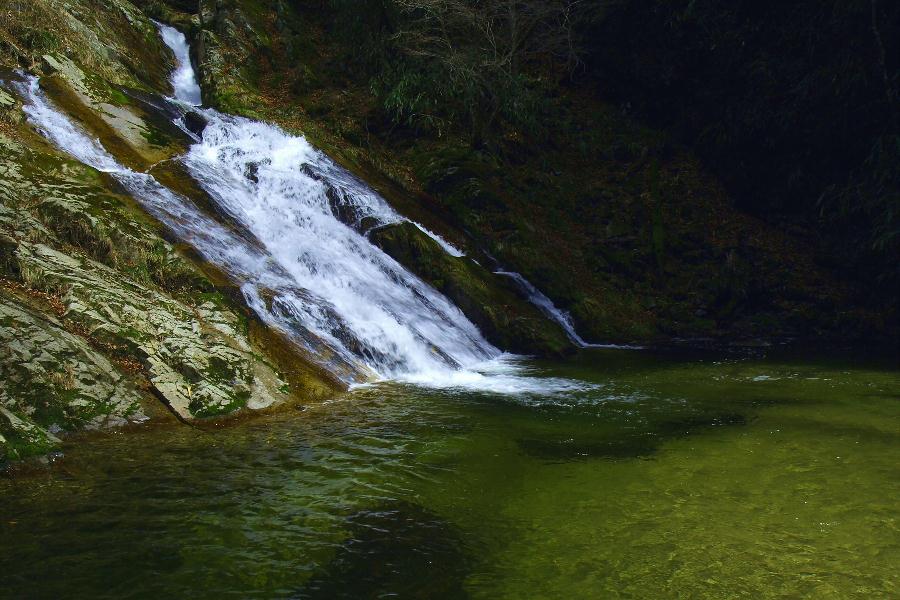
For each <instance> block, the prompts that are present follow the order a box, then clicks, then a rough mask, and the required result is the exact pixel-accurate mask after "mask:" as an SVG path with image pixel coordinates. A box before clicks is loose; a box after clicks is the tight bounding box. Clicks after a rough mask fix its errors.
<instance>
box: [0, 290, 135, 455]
mask: <svg viewBox="0 0 900 600" xmlns="http://www.w3.org/2000/svg"><path fill="white" fill-rule="evenodd" d="M0 381H2V382H3V386H2V388H0V460H4V459H15V458H21V457H23V456H28V455H30V454H41V453H44V452H47V451H49V450H51V449H52V448H53V447H54V446H55V445H56V444H57V443H59V438H57V437H56V436H55V435H54V434H53V433H52V432H56V433H58V432H59V431H62V430H69V431H71V430H74V429H79V428H97V427H102V426H114V425H123V424H125V423H126V422H128V421H140V420H144V419H146V416H145V415H144V413H143V411H142V409H141V405H140V395H139V393H138V392H137V390H136V389H135V388H134V387H133V386H132V385H131V384H130V382H129V381H128V380H127V378H126V377H125V376H124V375H123V373H122V372H121V370H120V369H119V368H118V367H116V366H114V365H113V363H111V362H110V361H109V360H108V359H106V358H105V357H104V356H103V355H102V354H100V353H99V352H97V350H95V349H94V348H92V347H91V346H90V345H89V344H88V343H87V342H86V341H85V340H84V339H83V338H81V337H79V336H76V335H73V334H71V333H69V332H68V331H66V330H65V327H64V326H63V324H62V323H61V322H60V321H59V320H57V319H54V318H52V317H48V316H46V315H41V314H39V313H36V312H34V311H33V310H30V309H28V308H26V307H25V306H23V305H22V304H20V303H19V302H17V301H16V300H15V299H14V298H13V297H11V296H8V295H7V294H6V293H4V292H2V291H0ZM38 423H40V424H41V425H43V426H41V425H38Z"/></svg>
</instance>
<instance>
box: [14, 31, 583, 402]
mask: <svg viewBox="0 0 900 600" xmlns="http://www.w3.org/2000/svg"><path fill="white" fill-rule="evenodd" d="M159 28H160V32H161V34H162V36H163V40H164V42H165V43H166V44H167V45H168V46H169V47H170V48H172V50H173V51H174V53H175V56H176V58H177V59H178V63H179V64H178V68H177V69H176V71H175V72H174V74H173V76H172V85H173V87H174V89H175V97H174V98H173V99H171V100H172V102H174V103H176V104H179V105H181V106H182V108H183V109H184V110H194V111H198V112H199V113H200V114H201V115H202V117H203V118H204V119H205V120H206V123H207V124H206V127H205V129H204V131H203V134H202V139H200V140H199V141H198V142H197V143H196V144H194V145H193V146H191V147H190V149H189V150H188V152H187V154H185V155H184V156H183V157H181V158H180V159H179V160H181V162H182V163H183V164H184V166H185V168H186V169H187V171H188V172H189V173H190V175H191V176H192V177H193V178H194V179H195V180H196V181H197V182H198V183H199V184H200V186H201V187H202V188H203V189H204V190H205V191H206V192H207V194H208V195H209V197H210V198H211V199H212V201H213V202H214V203H215V207H216V210H217V211H218V212H219V213H221V214H224V215H227V217H228V218H227V221H228V223H229V225H225V224H223V223H221V222H219V221H217V220H216V219H214V218H213V217H211V216H209V215H207V214H205V213H204V212H203V211H202V210H201V209H199V208H198V207H197V206H196V205H194V203H193V202H192V201H191V200H189V199H187V198H185V197H183V196H181V195H179V194H177V193H175V192H173V191H171V190H169V189H168V188H166V187H165V186H163V185H162V184H160V183H159V182H158V181H157V180H156V179H155V178H154V177H153V176H151V175H149V174H145V173H138V172H135V171H132V170H130V169H128V168H126V167H124V166H123V165H121V164H119V163H118V161H116V159H115V158H114V157H113V156H112V155H111V154H110V153H109V152H107V151H106V150H105V149H104V148H103V147H102V146H101V145H100V143H99V142H98V141H97V140H94V139H91V138H90V137H89V136H88V135H87V134H86V133H85V132H83V131H82V130H81V129H80V128H79V127H78V126H76V125H75V124H74V123H72V122H71V120H69V119H68V117H66V116H65V115H64V114H63V113H61V112H60V111H58V110H57V109H56V108H55V107H54V106H53V105H52V104H51V103H50V102H49V101H48V100H47V98H46V97H45V96H44V95H43V93H42V92H41V91H40V88H39V84H38V80H37V79H36V78H33V77H29V78H28V80H27V84H26V85H20V86H19V87H20V92H21V93H22V96H23V98H24V99H25V100H26V106H25V111H26V114H27V115H28V118H29V120H30V122H31V123H32V124H33V125H34V126H35V127H36V128H37V129H38V130H39V131H40V132H41V133H42V134H43V135H44V136H45V137H47V138H48V139H49V140H51V141H52V142H53V143H54V144H56V145H57V146H58V147H59V148H60V149H62V150H63V151H65V152H67V153H69V154H70V155H72V156H73V157H75V158H76V159H78V160H80V161H82V162H83V163H85V164H88V165H90V166H92V167H94V168H96V169H98V170H100V171H104V172H107V173H110V174H112V175H113V176H114V177H115V178H116V179H117V180H119V181H120V182H121V183H122V185H123V186H124V187H125V188H126V189H127V190H128V191H129V192H130V193H131V194H132V195H133V196H134V197H135V198H136V199H137V200H138V201H139V202H141V204H142V205H143V206H144V207H145V208H146V210H147V211H148V212H149V213H151V214H152V215H153V216H154V217H155V218H157V219H159V220H160V221H161V222H162V223H164V224H165V225H166V226H168V227H169V228H170V229H171V230H172V232H173V233H174V234H175V235H177V236H178V237H179V238H181V239H183V240H184V241H186V242H188V243H190V244H191V245H193V246H194V247H195V248H196V249H197V251H199V252H200V253H201V254H202V255H203V256H204V257H205V258H206V259H207V260H209V261H210V262H212V263H214V264H216V265H217V266H218V267H219V268H221V269H222V270H223V271H224V272H225V273H227V274H228V275H229V276H230V277H231V278H232V279H233V280H234V281H236V282H237V283H238V284H239V285H240V286H241V290H242V292H243V295H244V297H245V299H246V301H247V303H248V305H249V306H250V307H251V308H252V309H253V310H254V311H255V312H256V313H257V314H258V315H259V317H260V319H262V320H263V321H264V322H266V323H267V324H269V325H270V326H272V327H274V328H277V329H278V330H280V331H282V332H283V333H284V334H285V335H286V336H288V337H289V338H290V339H291V340H293V341H294V342H295V343H297V344H298V345H301V346H302V347H304V348H306V349H308V350H309V351H310V352H311V353H312V354H313V355H314V356H316V357H318V358H319V360H321V362H322V363H323V364H324V366H326V368H328V369H329V370H331V371H332V372H333V373H335V374H336V375H337V376H338V377H341V378H342V379H343V380H344V381H346V382H347V383H349V384H354V383H364V382H366V381H372V380H378V379H395V380H400V381H407V382H411V383H416V384H421V385H427V386H436V387H464V388H470V389H482V390H487V391H493V392H499V393H530V392H535V393H553V392H561V391H568V390H572V389H578V388H582V387H584V386H583V384H581V383H579V382H574V381H568V380H557V379H537V378H532V377H527V376H526V375H525V374H524V373H522V372H521V370H520V368H519V367H518V366H517V365H516V362H515V359H514V358H513V357H509V356H507V355H503V354H502V353H501V352H500V351H499V350H498V349H497V348H495V347H493V346H492V345H491V344H489V343H488V342H487V341H486V340H485V339H484V338H483V337H482V335H481V334H480V332H479V331H478V329H477V328H476V327H475V326H474V325H473V324H472V323H471V322H470V321H469V320H468V319H467V318H466V317H465V316H464V315H463V314H462V312H461V311H460V310H459V309H458V308H457V307H456V306H454V305H453V304H452V303H451V302H450V301H449V300H447V298H445V297H444V296H443V295H441V294H440V293H438V292H437V291H436V290H434V289H433V288H431V287H430V286H429V285H427V284H426V283H424V282H423V281H422V280H420V279H419V278H418V277H416V276H415V275H413V274H412V273H410V272H409V271H407V270H406V269H404V268H403V267H402V266H401V265H400V264H399V263H397V262H396V261H394V260H393V259H392V258H391V257H390V256H388V255H387V254H385V253H384V252H382V251H381V250H380V249H378V248H377V247H375V246H374V245H372V244H371V243H370V242H369V241H368V240H367V239H366V237H365V236H364V235H363V232H364V231H365V230H366V229H367V228H369V227H371V226H375V225H381V224H388V223H395V222H400V221H403V220H405V219H404V218H403V217H402V216H401V215H399V214H398V213H397V212H396V211H394V210H393V209H392V208H391V207H390V206H389V205H388V204H387V202H386V201H385V200H384V199H383V198H381V197H380V196H379V195H378V194H376V193H375V192H374V191H372V190H371V189H370V188H368V187H367V186H366V185H365V184H364V183H362V182H361V181H360V180H359V179H357V178H356V177H354V176H353V175H352V174H350V173H349V172H347V171H346V170H344V169H342V168H341V167H339V166H338V165H337V164H335V163H334V162H333V161H331V160H330V159H329V158H328V157H326V156H325V155H324V154H322V153H321V152H319V151H318V150H316V149H315V148H313V147H312V146H310V144H309V143H308V142H307V141H306V139H305V138H303V137H299V136H293V135H290V134H288V133H286V132H284V131H282V130H281V129H279V128H278V127H275V126H272V125H268V124H265V123H260V122H256V121H252V120H249V119H245V118H241V117H235V116H230V115H225V114H222V113H219V112H217V111H215V110H212V109H200V108H198V105H199V102H200V96H199V87H198V86H197V80H196V77H195V75H194V72H193V69H192V68H191V66H190V62H189V60H188V56H189V52H188V46H187V43H186V40H185V38H184V35H183V34H181V33H180V32H178V31H177V30H175V29H173V28H171V27H168V26H165V25H160V26H159ZM419 227H420V228H422V229H423V231H425V232H426V233H428V234H429V235H431V236H432V237H434V238H435V239H436V241H438V243H440V244H441V246H442V247H443V248H444V249H445V250H446V251H448V252H449V253H451V254H454V255H456V256H461V255H462V252H461V251H459V250H458V249H456V248H455V247H453V246H452V245H450V244H449V243H447V242H446V241H445V240H443V239H441V238H440V237H439V236H436V235H435V234H433V233H431V232H429V231H427V230H426V229H424V227H421V225H419Z"/></svg>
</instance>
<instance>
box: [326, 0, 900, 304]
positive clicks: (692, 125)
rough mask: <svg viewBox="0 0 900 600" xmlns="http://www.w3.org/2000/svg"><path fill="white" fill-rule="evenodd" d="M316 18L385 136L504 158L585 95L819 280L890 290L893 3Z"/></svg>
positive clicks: (652, 5)
mask: <svg viewBox="0 0 900 600" xmlns="http://www.w3.org/2000/svg"><path fill="white" fill-rule="evenodd" d="M322 8H323V9H324V10H326V11H329V12H330V15H329V17H330V23H332V31H331V34H333V35H335V36H337V37H339V38H341V39H342V40H343V41H344V43H343V46H344V47H345V48H348V49H349V50H348V51H347V56H346V57H345V61H346V64H347V68H348V69H349V70H352V71H354V72H355V74H356V75H362V76H365V77H367V78H368V79H369V81H370V85H371V89H372V92H373V93H374V94H375V95H376V97H377V98H378V102H379V106H380V111H381V113H382V118H383V119H384V121H385V126H386V127H390V128H400V129H405V130H408V131H409V130H411V131H414V132H415V134H416V135H420V136H421V135H425V136H427V135H432V136H440V135H442V134H443V132H445V131H448V130H456V131H465V132H467V134H468V135H469V136H470V139H471V144H472V145H473V146H474V147H477V148H478V149H479V150H482V151H488V152H494V153H497V154H498V155H502V154H508V153H510V152H514V151H515V150H514V149H512V148H514V147H521V146H522V144H523V143H524V144H531V145H538V146H539V145H540V144H541V143H542V141H543V140H544V139H546V137H547V135H548V133H549V132H550V131H555V132H556V135H558V133H559V130H561V129H565V128H566V127H571V123H572V122H573V121H576V120H577V118H574V119H573V115H572V114H570V113H569V111H571V110H572V108H571V106H570V105H569V104H568V103H567V102H565V101H564V98H566V97H567V95H570V94H572V93H582V92H589V93H592V94H598V95H600V96H601V97H603V98H605V99H607V100H610V101H613V102H615V103H616V104H617V105H618V106H620V107H621V110H622V111H623V112H625V113H627V114H629V115H632V116H634V117H635V118H638V119H640V120H644V121H646V122H649V123H650V124H652V125H653V126H655V127H658V128H662V129H665V130H667V131H668V132H669V133H670V134H671V135H672V137H673V139H675V140H678V141H679V142H680V143H684V144H686V145H688V146H689V147H691V148H692V149H693V150H694V151H695V152H696V154H697V155H698V156H699V157H700V158H701V159H702V160H703V161H704V162H705V163H706V164H707V166H708V167H709V168H711V169H712V170H713V171H714V172H715V173H716V175H718V177H719V178H720V179H721V181H723V182H724V184H725V185H726V187H727V188H728V191H729V192H730V194H731V196H732V197H733V198H734V201H735V202H736V203H737V204H738V206H739V207H740V208H741V209H743V210H745V211H747V212H749V213H751V214H753V215H756V216H759V217H761V218H764V219H765V220H767V221H769V222H771V223H774V224H776V225H778V226H780V227H782V228H784V229H786V230H788V231H791V232H794V233H796V234H798V235H803V236H807V237H810V238H813V240H814V241H815V242H816V243H818V244H820V245H821V246H822V247H823V248H824V249H825V250H826V255H827V256H829V257H830V258H829V260H830V261H832V263H833V264H832V266H834V267H836V268H838V269H840V270H842V271H844V272H845V273H847V274H849V275H851V276H853V277H855V278H857V279H858V280H860V281H862V282H864V283H866V284H867V285H869V286H871V287H872V289H882V293H883V290H884V288H885V287H887V289H894V288H895V286H897V284H898V282H900V270H898V269H900V267H898V265H900V260H898V256H900V218H898V217H900V215H898V213H900V167H898V165H900V127H898V126H900V103H898V87H900V75H898V71H900V2H895V1H889V0H597V1H561V0H531V1H516V0H484V1H465V0H330V1H328V2H324V3H323V6H322ZM572 135H573V137H574V136H577V131H573V132H572ZM510 140H515V141H516V144H515V145H513V144H511V143H510ZM573 143H574V140H573Z"/></svg>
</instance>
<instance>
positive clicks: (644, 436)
mask: <svg viewBox="0 0 900 600" xmlns="http://www.w3.org/2000/svg"><path fill="white" fill-rule="evenodd" d="M532 367H533V372H534V374H535V375H541V376H549V377H561V378H566V379H577V380H581V381H585V382H587V383H590V384H593V385H590V386H584V387H583V388H578V389H573V390H572V391H571V392H570V393H566V394H555V395H552V396H547V397H544V398H541V397H535V396H533V395H532V396H523V397H521V398H515V397H510V396H508V395H490V394H477V393H473V392H461V391H457V392H450V391H445V392H436V391H434V390H431V391H424V390H422V389H419V388H416V387H412V386H407V385H394V384H391V385H388V384H384V385H376V386H371V387H366V388H362V389H358V390H355V391H354V392H351V393H349V394H347V395H345V396H342V397H340V398H338V399H337V400H335V401H332V402H330V403H326V404H322V405H313V406H309V407H306V410H303V411H289V412H285V413H282V414H279V415H274V416H269V417H262V418H258V419H252V420H248V421H246V422H242V423H238V424H235V425H233V426H231V427H226V428H212V427H210V428H207V429H202V430H201V429H195V428H188V427H184V426H166V427H162V426H157V427H148V428H147V429H145V430H142V431H138V432H134V433H130V434H121V433H113V434H107V435H103V436H99V437H94V438H90V439H88V440H86V441H84V442H82V443H80V444H75V443H72V444H69V445H68V447H67V449H66V457H65V458H64V459H63V460H60V461H58V462H56V463H54V464H53V465H51V466H50V467H48V468H47V469H46V470H42V471H39V472H38V473H36V474H32V475H28V476H20V477H15V478H7V479H0V507H2V510H0V597H4V598H6V597H8V598H61V597H92V598H106V597H110V598H111V597H130V598H159V597H191V598H207V597H208V598H221V597H223V596H233V597H236V598H247V597H259V598H263V597H265V598H269V597H284V598H375V597H399V598H462V597H470V598H605V597H624V596H630V597H640V598H657V597H701V598H702V597H709V598H722V597H741V596H745V597H764V596H789V597H804V596H805V597H825V598H827V597H833V598H853V597H859V598H873V597H891V596H896V595H897V594H898V593H900V580H898V576H897V574H896V568H895V567H896V565H897V564H900V544H898V539H900V536H898V532H897V529H896V527H897V525H896V523H897V517H898V512H900V511H898V503H897V498H900V473H898V468H897V466H898V464H900V405H898V403H897V400H898V396H897V390H898V389H900V385H898V384H900V377H898V373H897V371H896V369H895V367H894V365H891V364H887V365H871V364H870V365H863V364H851V363H850V362H849V361H847V360H844V361H824V360H815V361H803V360H796V359H794V358H787V359H768V360H766V359H761V358H734V357H731V358H727V357H726V358H722V357H714V356H708V355H702V356H691V357H684V356H681V357H678V356H664V355H654V354H651V353H647V352H643V353H634V352H617V351H594V352H589V353H585V355H584V356H582V357H580V358H579V359H578V360H574V361H570V362H568V363H565V364H552V363H541V364H537V363H535V364H534V365H533V366H532ZM391 595H393V596H391Z"/></svg>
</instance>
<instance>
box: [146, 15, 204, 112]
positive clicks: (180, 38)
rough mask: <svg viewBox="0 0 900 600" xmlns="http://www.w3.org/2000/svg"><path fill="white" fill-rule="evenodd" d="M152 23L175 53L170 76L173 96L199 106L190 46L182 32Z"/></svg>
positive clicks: (198, 88)
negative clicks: (173, 89)
mask: <svg viewBox="0 0 900 600" xmlns="http://www.w3.org/2000/svg"><path fill="white" fill-rule="evenodd" d="M154 23H156V26H157V27H158V28H159V33H160V35H161V36H162V40H163V42H164V43H165V45H166V46H168V47H169V49H170V50H172V52H173V53H174V54H175V61H176V66H175V71H173V72H172V77H171V83H172V87H173V88H175V98H176V99H177V100H179V101H181V102H184V103H185V104H188V105H190V106H200V104H202V100H201V94H200V84H199V83H197V76H196V74H195V73H194V68H193V67H192V66H191V52H190V47H189V46H188V45H187V43H186V41H185V37H184V34H183V33H181V32H180V31H178V30H177V29H175V28H174V27H170V26H169V25H163V24H162V23H157V22H156V21H154Z"/></svg>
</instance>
